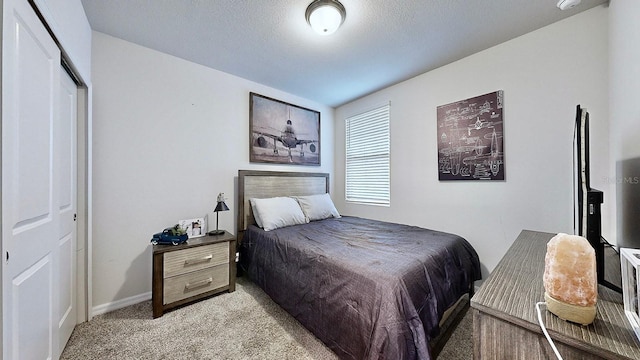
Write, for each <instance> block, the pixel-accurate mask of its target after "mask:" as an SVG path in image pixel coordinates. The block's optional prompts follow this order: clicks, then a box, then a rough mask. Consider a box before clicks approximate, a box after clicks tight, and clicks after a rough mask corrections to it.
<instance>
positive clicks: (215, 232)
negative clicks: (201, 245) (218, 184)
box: [207, 193, 229, 235]
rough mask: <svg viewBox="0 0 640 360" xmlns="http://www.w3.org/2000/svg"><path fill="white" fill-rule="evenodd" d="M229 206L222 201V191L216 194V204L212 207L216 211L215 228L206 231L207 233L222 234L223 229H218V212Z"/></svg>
mask: <svg viewBox="0 0 640 360" xmlns="http://www.w3.org/2000/svg"><path fill="white" fill-rule="evenodd" d="M227 210H229V207H228V206H227V204H225V203H224V193H220V194H218V204H217V205H216V208H215V209H213V212H214V213H216V229H215V230H211V231H209V232H208V233H207V235H222V234H224V230H218V213H219V212H220V211H227Z"/></svg>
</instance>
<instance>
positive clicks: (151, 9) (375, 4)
mask: <svg viewBox="0 0 640 360" xmlns="http://www.w3.org/2000/svg"><path fill="white" fill-rule="evenodd" d="M341 2H342V4H343V5H344V7H345V8H346V11H347V18H346V20H345V22H344V24H343V25H342V27H341V28H340V29H338V31H337V32H336V33H335V34H333V35H330V36H320V35H317V34H316V33H315V32H313V30H311V28H310V27H309V26H308V24H307V23H306V20H305V17H304V13H305V9H306V7H307V5H309V3H311V0H306V1H305V0H108V1H105V0H82V3H83V5H84V8H85V12H86V14H87V17H88V19H89V23H90V24H91V27H92V28H93V30H96V31H99V32H103V33H106V34H109V35H112V36H115V37H118V38H121V39H124V40H127V41H130V42H133V43H136V44H139V45H142V46H145V47H149V48H152V49H155V50H158V51H161V52H164V53H167V54H171V55H174V56H177V57H180V58H183V59H186V60H189V61H192V62H195V63H198V64H202V65H205V66H208V67H211V68H214V69H217V70H221V71H224V72H226V73H230V74H233V75H236V76H239V77H242V78H245V79H248V80H252V81H255V82H258V83H261V84H264V85H267V86H270V87H273V88H276V89H280V90H283V91H285V92H289V93H292V94H295V95H297V96H301V97H304V98H307V99H310V100H314V101H317V102H319V103H322V104H326V105H329V106H339V105H342V104H344V103H346V102H349V101H351V100H354V99H356V98H359V97H361V96H364V95H367V94H369V93H372V92H374V91H376V90H379V89H382V88H384V87H387V86H389V85H392V84H395V83H398V82H400V81H403V80H406V79H409V78H411V77H413V76H416V75H418V74H421V73H424V72H426V71H429V70H433V69H435V68H437V67H440V66H442V65H445V64H448V63H451V62H453V61H456V60H458V59H461V58H463V57H465V56H468V55H471V54H473V53H476V52H478V51H481V50H484V49H487V48H489V47H491V46H494V45H497V44H499V43H502V42H504V41H507V40H509V39H513V38H515V37H517V36H520V35H523V34H525V33H527V32H530V31H532V30H535V29H538V28H541V27H544V26H546V25H549V24H551V23H553V22H556V21H558V20H561V19H563V18H566V17H569V16H571V15H574V14H576V13H578V12H580V11H584V10H587V9H589V8H591V7H594V6H597V5H599V4H602V3H607V1H606V0H582V3H581V4H580V5H578V6H576V7H575V8H573V9H570V10H565V11H561V10H560V9H558V8H557V7H556V3H557V0H341Z"/></svg>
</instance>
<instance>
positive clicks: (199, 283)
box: [184, 278, 213, 290]
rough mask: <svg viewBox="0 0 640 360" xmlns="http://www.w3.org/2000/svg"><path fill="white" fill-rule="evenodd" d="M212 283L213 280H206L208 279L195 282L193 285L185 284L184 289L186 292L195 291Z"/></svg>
mask: <svg viewBox="0 0 640 360" xmlns="http://www.w3.org/2000/svg"><path fill="white" fill-rule="evenodd" d="M212 282H213V278H208V279H204V280H200V281H196V282H194V283H187V284H186V285H185V286H184V287H185V289H186V290H191V289H195V288H199V287H203V286H208V285H209V284H211V283H212Z"/></svg>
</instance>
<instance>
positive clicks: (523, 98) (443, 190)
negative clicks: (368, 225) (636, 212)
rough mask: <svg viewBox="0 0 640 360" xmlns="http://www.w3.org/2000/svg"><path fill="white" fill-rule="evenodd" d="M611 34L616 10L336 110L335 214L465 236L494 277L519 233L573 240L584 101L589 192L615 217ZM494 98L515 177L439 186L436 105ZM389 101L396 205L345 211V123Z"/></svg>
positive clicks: (599, 11) (574, 20)
mask: <svg viewBox="0 0 640 360" xmlns="http://www.w3.org/2000/svg"><path fill="white" fill-rule="evenodd" d="M607 34H608V11H607V8H606V7H604V6H601V7H596V8H593V9H591V10H588V11H586V12H583V13H580V14H578V15H576V16H573V17H570V18H568V19H565V20H563V21H560V22H557V23H555V24H552V25H550V26H547V27H545V28H543V29H540V30H537V31H534V32H532V33H529V34H526V35H524V36H521V37H519V38H516V39H513V40H511V41H508V42H506V43H503V44H501V45H498V46H495V47H493V48H491V49H488V50H486V51H483V52H480V53H477V54H474V55H472V56H469V57H467V58H465V59H462V60H460V61H457V62H455V63H452V64H450V65H447V66H444V67H441V68H439V69H436V70H434V71H431V72H428V73H425V74H422V75H420V76H417V77H415V78H413V79H410V80H408V81H405V82H402V83H400V84H397V85H395V86H392V87H389V88H386V89H384V90H381V91H379V92H377V93H374V94H372V95H369V96H367V97H364V98H362V99H359V100H356V101H354V102H352V103H349V104H346V105H344V106H341V107H339V108H338V109H337V110H336V125H335V141H336V144H337V146H336V154H335V155H336V164H335V165H336V168H335V176H334V178H335V179H338V180H340V181H336V191H334V193H333V194H334V199H335V201H336V206H337V207H338V209H339V210H340V211H341V212H342V213H344V214H346V215H356V216H362V217H369V218H376V219H384V220H389V221H394V222H400V223H406V224H412V225H418V226H422V227H427V228H431V229H436V230H442V231H446V232H453V233H457V234H459V235H461V236H463V237H465V238H466V239H468V240H469V241H470V242H471V243H472V245H473V246H474V247H475V248H476V250H477V251H478V253H479V256H480V260H481V261H482V263H483V266H484V275H485V276H486V275H487V270H488V271H491V270H493V268H494V267H495V265H496V264H497V262H498V261H499V260H500V259H501V257H502V256H503V255H504V253H505V252H506V251H507V249H508V248H509V246H510V245H511V244H512V242H513V240H514V239H515V238H516V237H517V236H518V234H519V233H520V231H521V230H522V229H531V230H539V231H546V232H553V233H555V232H572V231H573V190H572V189H573V180H572V179H573V170H572V167H573V165H572V141H573V130H574V129H573V128H574V119H575V107H576V105H577V104H581V105H582V106H584V107H586V108H587V109H588V110H589V112H590V116H591V134H592V136H591V146H592V176H591V178H592V186H593V187H595V188H598V189H601V190H604V191H605V204H604V208H603V211H604V212H605V213H607V214H608V212H609V211H610V209H609V208H608V203H607V201H606V198H607V197H608V196H610V192H608V191H607V190H608V189H604V187H605V186H608V185H607V183H606V181H605V180H604V178H605V177H606V174H607V169H608V164H609V163H608V156H609V154H608V140H609V139H608V138H609V133H608V94H607V90H608V55H607V53H608V37H607ZM496 90H504V106H505V108H504V132H505V136H504V149H505V162H506V180H505V181H493V182H459V181H458V182H455V181H454V182H439V181H438V172H437V133H436V107H437V106H438V105H443V104H448V103H451V102H454V101H457V100H463V99H466V98H470V97H474V96H477V95H481V94H485V93H488V92H492V91H496ZM636 94H637V93H636ZM385 101H391V206H390V207H378V206H366V205H356V204H347V203H346V202H345V201H344V184H343V181H341V180H342V179H344V153H345V150H344V119H345V118H346V117H348V116H350V115H353V114H355V113H358V112H360V111H362V110H366V109H368V108H369V107H371V106H373V105H377V104H381V103H383V102H385ZM605 218H608V217H607V216H605ZM603 226H604V233H605V234H607V233H608V231H609V225H608V223H607V222H605V223H604V224H603Z"/></svg>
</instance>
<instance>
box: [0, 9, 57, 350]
mask: <svg viewBox="0 0 640 360" xmlns="http://www.w3.org/2000/svg"><path fill="white" fill-rule="evenodd" d="M2 16H3V37H2V46H3V49H2V62H3V64H2V246H3V247H2V250H3V254H2V266H3V268H2V290H3V293H2V306H3V319H2V320H3V350H2V351H3V358H4V359H52V358H53V359H55V358H57V354H58V353H59V343H58V324H57V322H58V316H56V315H57V312H58V311H57V310H58V308H59V305H58V295H56V291H57V289H58V286H57V285H58V283H59V280H58V277H59V275H58V274H59V272H58V271H57V269H58V268H59V255H58V249H59V246H58V240H59V234H60V216H59V214H60V211H59V204H60V201H59V188H60V184H59V182H58V174H57V173H56V171H57V170H56V165H57V164H56V162H57V156H56V153H57V151H59V149H58V148H57V146H58V144H57V142H56V141H54V136H55V134H57V133H58V132H59V129H56V126H57V125H59V124H58V120H57V117H58V116H59V115H60V112H59V104H60V102H59V92H60V51H59V50H58V47H57V46H56V44H55V43H54V42H53V40H52V39H51V37H50V36H49V34H48V33H47V31H46V30H45V28H44V26H43V25H42V23H41V22H40V20H39V19H38V17H37V16H36V15H35V13H34V11H33V9H32V8H31V7H30V6H29V4H28V2H27V1H25V0H4V1H3V11H2Z"/></svg>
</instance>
